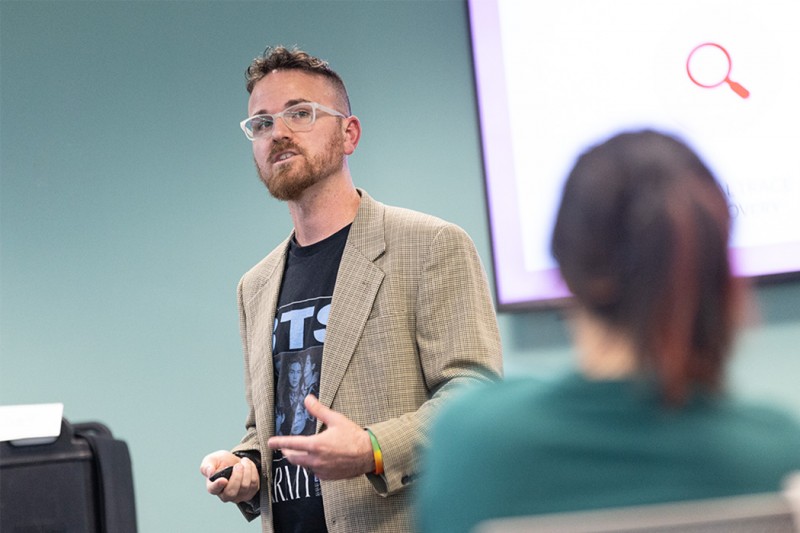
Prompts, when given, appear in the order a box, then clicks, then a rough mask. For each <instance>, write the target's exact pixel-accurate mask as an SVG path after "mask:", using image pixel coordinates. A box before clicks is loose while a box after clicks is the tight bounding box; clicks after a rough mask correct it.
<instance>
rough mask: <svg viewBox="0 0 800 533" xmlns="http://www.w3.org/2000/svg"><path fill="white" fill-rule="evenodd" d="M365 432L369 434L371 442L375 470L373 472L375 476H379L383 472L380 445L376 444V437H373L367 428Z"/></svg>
mask: <svg viewBox="0 0 800 533" xmlns="http://www.w3.org/2000/svg"><path fill="white" fill-rule="evenodd" d="M367 434H368V435H369V440H370V441H371V442H372V456H373V457H374V458H375V472H373V473H374V474H375V475H376V476H380V475H382V474H383V453H381V445H380V444H378V439H376V438H375V435H373V434H372V432H371V431H370V430H369V429H367Z"/></svg>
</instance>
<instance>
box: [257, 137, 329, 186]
mask: <svg viewBox="0 0 800 533" xmlns="http://www.w3.org/2000/svg"><path fill="white" fill-rule="evenodd" d="M338 137H339V138H336V137H334V138H332V139H331V140H330V142H329V143H328V145H327V146H326V147H325V150H324V151H323V152H321V153H320V154H318V155H317V156H315V157H313V158H311V159H309V158H308V157H307V155H306V153H305V152H304V151H301V150H300V149H299V148H298V147H297V146H294V145H292V144H291V143H286V144H282V145H276V147H275V148H274V149H273V150H272V151H271V152H270V154H269V155H268V160H267V161H266V162H265V163H266V164H267V165H271V163H270V161H269V159H271V158H272V154H273V153H276V152H278V151H283V150H286V149H292V150H294V151H295V152H296V153H297V154H298V155H297V156H296V157H298V156H303V157H304V160H303V161H294V162H292V163H291V164H288V165H285V166H282V167H281V168H279V169H278V170H277V171H275V170H274V169H273V171H272V173H271V174H270V175H267V172H266V171H265V170H264V169H263V168H262V167H261V166H260V165H259V164H258V161H256V169H257V170H258V177H259V178H260V179H261V182H262V183H263V184H264V185H266V186H267V190H268V191H269V193H270V194H271V195H272V197H273V198H275V199H277V200H283V201H293V200H299V199H300V198H301V197H302V195H303V193H304V192H305V191H306V190H307V189H309V188H310V187H312V186H314V185H316V184H317V183H319V182H321V181H323V180H324V179H325V178H327V177H328V176H330V175H332V174H334V173H336V172H338V171H340V170H341V169H342V167H343V166H344V154H342V153H341V136H338Z"/></svg>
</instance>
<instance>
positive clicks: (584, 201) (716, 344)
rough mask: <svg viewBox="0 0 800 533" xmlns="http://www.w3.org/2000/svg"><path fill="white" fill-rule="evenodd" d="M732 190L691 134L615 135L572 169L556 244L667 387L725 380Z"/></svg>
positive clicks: (598, 308) (577, 289)
mask: <svg viewBox="0 0 800 533" xmlns="http://www.w3.org/2000/svg"><path fill="white" fill-rule="evenodd" d="M729 231H730V214H729V211H728V203H727V198H726V196H725V194H724V192H723V191H722V189H721V188H720V187H719V185H718V184H717V182H716V180H715V179H714V176H713V175H712V173H711V172H710V171H709V169H708V168H707V167H706V165H705V164H704V163H703V162H702V161H701V160H700V158H699V157H698V156H697V155H696V154H695V153H694V152H693V151H692V150H691V149H690V148H689V147H688V146H687V145H686V144H684V143H683V142H682V141H680V140H678V139H677V138H675V137H671V136H668V135H665V134H662V133H659V132H655V131H650V130H646V131H639V132H627V133H622V134H619V135H616V136H614V137H612V138H611V139H609V140H607V141H606V142H604V143H602V144H599V145H597V146H595V147H593V148H591V149H590V150H588V151H587V152H586V153H584V154H583V155H581V156H580V158H579V159H578V160H577V162H576V164H575V166H574V168H573V170H572V172H571V173H570V175H569V177H568V178H567V181H566V184H565V186H564V190H563V196H562V201H561V205H560V208H559V211H558V216H557V219H556V225H555V228H554V231H553V236H552V242H551V249H552V253H553V256H554V257H555V258H556V260H557V261H558V263H559V266H560V268H561V274H562V276H563V278H564V280H565V281H566V283H567V285H568V286H569V288H570V290H571V291H572V293H573V294H574V296H575V297H576V299H577V300H578V301H579V302H580V303H581V304H582V305H583V306H585V307H586V308H587V309H589V310H590V311H591V312H592V313H593V314H594V315H595V316H597V317H598V318H600V319H601V320H603V321H605V322H606V323H608V324H610V325H611V326H612V327H614V328H616V329H617V330H619V331H621V332H623V333H624V334H626V335H628V336H630V338H632V339H633V341H634V343H635V348H636V350H637V353H638V354H639V356H640V358H641V359H640V366H641V368H642V369H643V370H644V371H645V372H648V373H650V374H652V375H654V376H655V377H656V378H657V380H658V382H659V383H660V384H661V386H662V390H663V393H664V397H665V399H666V400H667V401H668V402H669V403H672V404H680V403H683V402H684V401H685V400H686V398H687V396H688V394H689V393H690V392H691V390H693V389H694V388H696V387H697V386H700V387H704V388H708V389H717V388H719V386H720V384H721V382H722V379H723V371H724V362H725V359H726V356H727V353H728V351H729V349H730V345H731V342H732V338H733V330H734V307H735V305H734V301H733V300H734V294H733V293H734V280H733V277H732V275H731V270H730V265H729V261H728V238H729Z"/></svg>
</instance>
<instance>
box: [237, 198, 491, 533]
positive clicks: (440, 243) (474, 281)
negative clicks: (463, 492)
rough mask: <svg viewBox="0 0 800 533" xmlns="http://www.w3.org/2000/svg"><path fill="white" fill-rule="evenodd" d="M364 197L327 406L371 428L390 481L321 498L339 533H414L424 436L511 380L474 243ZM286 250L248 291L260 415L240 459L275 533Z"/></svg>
mask: <svg viewBox="0 0 800 533" xmlns="http://www.w3.org/2000/svg"><path fill="white" fill-rule="evenodd" d="M359 194H361V204H360V206H359V209H358V213H357V214H356V218H355V220H354V221H353V225H352V227H351V229H350V233H349V236H348V239H347V243H346V245H345V249H344V253H343V256H342V261H341V265H340V267H339V273H338V275H337V278H336V287H335V289H334V293H333V301H332V306H331V312H330V315H329V317H328V324H327V331H326V337H325V345H324V348H323V356H322V372H321V382H320V391H319V396H320V398H319V399H320V401H321V402H322V403H323V404H324V405H327V406H329V407H330V408H332V409H334V410H336V411H338V412H340V413H342V414H344V415H345V416H347V417H348V418H350V419H351V420H353V421H354V422H355V423H357V424H360V425H362V426H364V427H369V428H370V430H371V431H372V432H373V433H374V434H375V436H376V437H377V439H378V442H379V443H380V446H381V450H382V452H383V460H384V468H385V473H384V475H383V476H380V477H378V476H373V475H368V476H359V477H356V478H353V479H348V480H342V481H323V482H322V495H323V502H324V506H325V518H326V522H327V525H328V530H329V531H330V532H331V533H336V532H347V533H352V532H367V531H385V532H392V533H397V532H402V531H411V530H412V529H413V510H412V509H411V502H412V492H413V491H412V490H408V489H409V487H410V486H412V485H413V480H414V479H415V478H416V477H417V475H418V474H419V472H418V467H419V458H420V448H421V446H424V444H425V442H426V428H427V427H428V425H429V423H430V421H431V419H432V417H433V416H434V414H435V412H436V410H437V409H438V408H439V406H440V404H441V403H442V402H443V401H445V400H446V398H447V396H448V395H450V394H452V393H453V391H454V389H456V388H457V387H458V386H459V385H460V384H467V383H470V382H475V381H481V380H486V379H495V378H498V377H499V376H500V375H501V372H502V361H501V348H500V337H499V333H498V329H497V322H496V317H495V314H494V306H493V304H492V300H491V295H490V292H489V287H488V283H487V280H486V274H485V272H484V269H483V267H482V265H481V261H480V258H479V256H478V254H477V251H476V250H475V247H474V244H473V243H472V241H471V240H470V238H469V236H467V234H466V233H465V232H464V231H463V230H462V229H461V228H459V227H457V226H455V225H453V224H450V223H447V222H445V221H443V220H440V219H438V218H435V217H432V216H429V215H425V214H422V213H417V212H414V211H410V210H407V209H401V208H396V207H389V206H386V205H383V204H381V203H379V202H376V201H375V200H373V199H372V198H371V197H370V196H369V195H368V194H367V193H366V192H364V191H363V190H360V189H359ZM288 244H289V238H287V239H286V240H285V241H284V242H283V243H281V244H280V245H279V246H278V247H277V248H275V250H273V251H272V252H271V253H270V254H269V255H268V256H267V257H266V258H264V259H263V260H262V261H261V262H260V263H258V264H257V265H256V266H255V267H253V268H252V269H251V270H250V271H249V272H247V274H245V275H244V276H243V277H242V279H241V281H240V283H239V287H238V295H239V312H240V326H241V335H242V342H243V345H244V358H245V385H246V397H247V403H248V405H249V408H250V412H249V415H248V418H247V422H246V426H247V430H248V431H247V434H246V435H245V437H244V438H243V439H242V442H241V443H240V444H239V445H238V446H237V447H236V448H234V451H245V450H258V451H259V452H261V461H262V472H263V475H262V480H261V519H262V530H263V531H264V532H265V533H266V532H271V531H272V517H271V513H270V494H269V487H270V485H271V479H270V477H271V472H270V461H271V453H270V452H269V450H268V449H267V447H266V442H267V439H268V438H269V437H270V436H272V435H273V433H274V429H275V420H274V416H275V415H274V411H275V410H274V405H273V397H274V393H273V392H274V376H273V368H272V352H271V348H272V329H273V328H272V324H273V321H274V319H275V309H276V304H277V301H278V292H279V290H280V286H281V278H282V274H283V270H284V264H285V257H286V250H287V247H288ZM318 423H319V422H318ZM317 430H318V431H319V430H320V428H319V427H318V428H317ZM467 466H468V465H465V467H467ZM245 514H246V515H247V513H245ZM248 518H251V519H252V518H254V516H253V515H250V516H249V517H248Z"/></svg>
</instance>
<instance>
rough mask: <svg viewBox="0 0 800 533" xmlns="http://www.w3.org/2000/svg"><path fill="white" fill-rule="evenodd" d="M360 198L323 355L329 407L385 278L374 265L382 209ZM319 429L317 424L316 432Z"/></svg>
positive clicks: (380, 244) (379, 250)
mask: <svg viewBox="0 0 800 533" xmlns="http://www.w3.org/2000/svg"><path fill="white" fill-rule="evenodd" d="M359 194H361V204H360V205H359V208H358V212H357V214H356V218H355V220H354V221H353V226H352V227H351V228H350V233H349V235H348V237H347V243H346V244H345V248H344V253H343V254H342V261H341V264H340V266H339V273H338V275H337V277H336V287H335V288H334V291H333V303H332V307H331V313H330V316H329V318H328V324H327V328H326V334H325V346H324V348H323V352H322V353H323V355H322V376H321V383H320V398H319V399H320V401H321V402H322V403H323V405H327V406H329V407H330V406H331V405H332V403H333V399H334V398H335V397H336V392H337V391H338V389H339V385H340V384H341V382H342V378H343V376H344V373H345V371H346V370H347V366H348V364H349V362H350V359H351V357H352V356H353V353H354V352H355V349H356V345H357V344H358V342H359V340H360V339H361V333H362V332H363V330H364V325H365V324H366V322H367V318H368V317H369V314H370V312H371V310H372V304H373V302H374V300H375V297H376V295H377V294H378V289H379V288H380V286H381V283H382V282H383V278H384V273H383V271H382V270H381V269H380V268H379V267H377V266H376V265H375V264H374V261H375V260H376V259H377V258H378V257H380V256H381V255H382V254H383V252H384V251H385V249H386V242H385V237H384V225H383V206H382V204H380V203H378V202H376V201H374V200H373V199H372V198H370V196H369V195H367V193H366V192H364V191H363V190H361V189H359ZM319 426H320V422H317V430H319Z"/></svg>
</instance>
